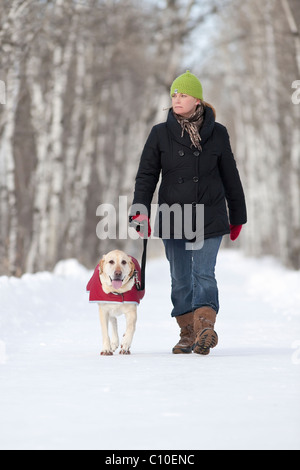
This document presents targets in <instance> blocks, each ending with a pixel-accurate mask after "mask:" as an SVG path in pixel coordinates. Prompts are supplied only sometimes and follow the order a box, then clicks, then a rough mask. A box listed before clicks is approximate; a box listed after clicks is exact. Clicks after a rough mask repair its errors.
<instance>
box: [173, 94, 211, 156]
mask: <svg viewBox="0 0 300 470" xmlns="http://www.w3.org/2000/svg"><path fill="white" fill-rule="evenodd" d="M174 116H175V118H176V119H177V122H179V124H180V125H181V128H182V133H181V137H183V134H184V131H186V132H187V133H188V134H189V136H190V139H191V141H192V144H193V145H194V147H196V148H197V149H198V150H202V147H201V137H200V134H199V131H200V128H201V126H202V124H203V120H204V105H203V103H200V104H199V105H198V106H197V109H196V111H195V112H194V113H193V114H192V115H191V116H190V117H184V116H181V115H180V114H176V113H174Z"/></svg>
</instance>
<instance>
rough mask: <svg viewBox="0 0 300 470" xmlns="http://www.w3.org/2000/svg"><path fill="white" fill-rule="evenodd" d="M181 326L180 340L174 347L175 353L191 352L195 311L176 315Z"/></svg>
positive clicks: (193, 338) (193, 339)
mask: <svg viewBox="0 0 300 470" xmlns="http://www.w3.org/2000/svg"><path fill="white" fill-rule="evenodd" d="M176 320H177V323H178V325H179V327H180V340H179V342H178V343H177V344H176V346H174V348H173V354H190V353H191V352H192V350H193V346H194V341H195V335H194V313H193V312H190V313H186V314H185V315H180V316H179V317H176Z"/></svg>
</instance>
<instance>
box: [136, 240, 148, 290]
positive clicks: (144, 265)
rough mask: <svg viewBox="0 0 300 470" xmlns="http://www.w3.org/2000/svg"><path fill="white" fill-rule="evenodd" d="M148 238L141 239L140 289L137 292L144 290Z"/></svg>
mask: <svg viewBox="0 0 300 470" xmlns="http://www.w3.org/2000/svg"><path fill="white" fill-rule="evenodd" d="M147 243H148V238H144V239H143V254H142V262H141V287H140V289H138V290H145V275H146V259H147Z"/></svg>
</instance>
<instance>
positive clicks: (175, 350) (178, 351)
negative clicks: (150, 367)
mask: <svg viewBox="0 0 300 470" xmlns="http://www.w3.org/2000/svg"><path fill="white" fill-rule="evenodd" d="M192 351H193V348H192V347H191V348H173V350H172V353H173V354H191V352H192Z"/></svg>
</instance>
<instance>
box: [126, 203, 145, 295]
mask: <svg viewBox="0 0 300 470" xmlns="http://www.w3.org/2000/svg"><path fill="white" fill-rule="evenodd" d="M137 215H139V212H138V213H137ZM129 223H130V225H131V226H136V227H135V229H136V231H137V232H140V231H141V228H143V232H144V234H145V233H146V228H147V227H146V224H145V221H143V222H135V221H134V219H133V216H129ZM147 244H148V237H147V236H144V238H143V254H142V261H141V282H136V288H137V290H145V277H146V260H147Z"/></svg>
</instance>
